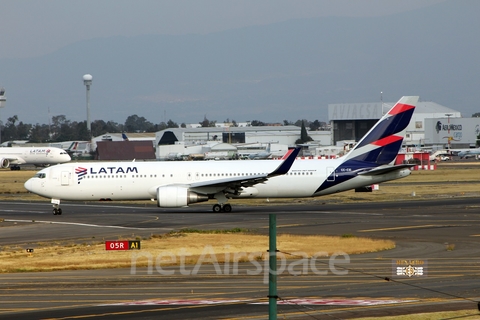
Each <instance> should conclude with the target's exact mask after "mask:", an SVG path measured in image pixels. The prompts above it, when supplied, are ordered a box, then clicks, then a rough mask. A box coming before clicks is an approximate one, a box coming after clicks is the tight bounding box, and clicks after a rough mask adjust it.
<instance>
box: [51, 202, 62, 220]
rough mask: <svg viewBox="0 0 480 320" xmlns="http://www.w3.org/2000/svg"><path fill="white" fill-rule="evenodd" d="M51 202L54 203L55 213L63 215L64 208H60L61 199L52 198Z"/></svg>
mask: <svg viewBox="0 0 480 320" xmlns="http://www.w3.org/2000/svg"><path fill="white" fill-rule="evenodd" d="M51 203H52V204H53V215H54V216H56V215H61V214H62V208H60V200H59V199H52V201H51Z"/></svg>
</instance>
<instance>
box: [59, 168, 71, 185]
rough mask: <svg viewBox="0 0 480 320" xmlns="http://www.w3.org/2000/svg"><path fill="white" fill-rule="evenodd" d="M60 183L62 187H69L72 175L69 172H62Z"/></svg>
mask: <svg viewBox="0 0 480 320" xmlns="http://www.w3.org/2000/svg"><path fill="white" fill-rule="evenodd" d="M60 177H61V178H60V183H61V185H62V186H68V185H69V184H70V177H71V173H70V172H68V171H62V173H61V176H60Z"/></svg>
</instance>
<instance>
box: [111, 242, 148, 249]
mask: <svg viewBox="0 0 480 320" xmlns="http://www.w3.org/2000/svg"><path fill="white" fill-rule="evenodd" d="M105 250H140V241H128V240H111V241H105Z"/></svg>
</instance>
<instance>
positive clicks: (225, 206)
mask: <svg viewBox="0 0 480 320" xmlns="http://www.w3.org/2000/svg"><path fill="white" fill-rule="evenodd" d="M223 211H225V212H232V206H231V205H229V204H228V203H227V204H226V205H224V206H223Z"/></svg>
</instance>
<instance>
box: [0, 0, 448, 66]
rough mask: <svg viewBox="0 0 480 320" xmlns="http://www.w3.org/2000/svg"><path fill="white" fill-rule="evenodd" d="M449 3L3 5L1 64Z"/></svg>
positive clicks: (127, 0)
mask: <svg viewBox="0 0 480 320" xmlns="http://www.w3.org/2000/svg"><path fill="white" fill-rule="evenodd" d="M445 1H446V0H401V1H400V0H295V1H286V0H264V1H260V0H241V1H240V0H172V1H161V0H135V1H133V0H81V1H76V0H0V30H1V31H0V59H1V58H16V57H17V58H25V57H32V56H38V55H43V54H46V53H50V52H53V51H55V50H57V49H59V48H61V47H63V46H65V45H68V44H71V43H74V42H77V41H80V40H87V39H92V38H101V37H109V36H118V35H123V36H136V35H142V34H187V33H201V34H206V33H210V32H216V31H223V30H228V29H233V28H239V27H245V26H251V25H261V24H270V23H273V22H279V21H285V20H289V19H294V18H311V17H320V16H380V15H386V14H392V13H397V12H402V11H408V10H412V9H417V8H421V7H425V6H429V5H432V4H436V3H439V2H445Z"/></svg>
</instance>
